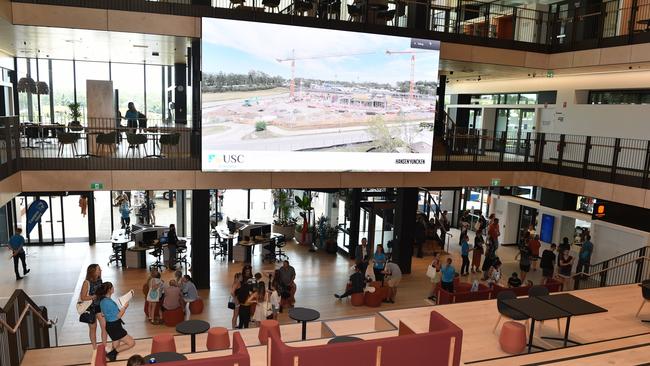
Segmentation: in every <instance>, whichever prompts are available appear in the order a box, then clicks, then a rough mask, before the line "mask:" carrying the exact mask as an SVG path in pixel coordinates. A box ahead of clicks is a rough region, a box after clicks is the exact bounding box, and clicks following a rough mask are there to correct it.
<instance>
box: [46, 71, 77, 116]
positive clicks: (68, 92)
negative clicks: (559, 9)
mask: <svg viewBox="0 0 650 366" xmlns="http://www.w3.org/2000/svg"><path fill="white" fill-rule="evenodd" d="M73 75H74V74H73V72H72V61H62V60H52V85H50V88H52V99H53V100H54V121H55V122H57V123H63V124H68V123H69V122H72V118H71V117H70V113H69V111H70V110H69V109H68V105H69V104H70V103H73V102H74V77H73Z"/></svg>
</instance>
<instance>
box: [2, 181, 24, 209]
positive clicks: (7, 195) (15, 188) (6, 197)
mask: <svg viewBox="0 0 650 366" xmlns="http://www.w3.org/2000/svg"><path fill="white" fill-rule="evenodd" d="M20 192H22V182H21V176H20V173H16V174H14V175H12V176H10V177H8V178H6V179H3V180H2V181H0V207H2V206H4V205H5V204H6V203H7V202H9V201H11V199H12V198H14V197H16V196H17V195H19V194H20Z"/></svg>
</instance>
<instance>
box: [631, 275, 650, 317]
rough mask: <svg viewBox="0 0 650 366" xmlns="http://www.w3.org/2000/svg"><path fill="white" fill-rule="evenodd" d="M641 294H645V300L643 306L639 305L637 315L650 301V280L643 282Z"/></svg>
mask: <svg viewBox="0 0 650 366" xmlns="http://www.w3.org/2000/svg"><path fill="white" fill-rule="evenodd" d="M641 295H643V302H642V303H641V306H640V307H639V311H637V312H636V315H635V316H636V317H638V316H639V314H640V313H641V309H643V306H644V305H645V304H646V303H648V302H649V301H650V280H645V281H643V282H641Z"/></svg>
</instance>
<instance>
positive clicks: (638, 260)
mask: <svg viewBox="0 0 650 366" xmlns="http://www.w3.org/2000/svg"><path fill="white" fill-rule="evenodd" d="M649 278H650V247H643V248H639V249H636V250H633V251H631V252H629V253H625V254H622V255H619V256H617V257H614V258H610V259H608V260H605V261H602V262H600V263H597V264H594V265H590V266H589V268H588V269H587V270H586V271H582V272H577V273H575V274H573V275H572V276H571V277H570V279H571V280H573V288H574V290H581V289H586V288H596V287H605V286H616V285H626V284H631V283H639V282H641V281H643V280H646V279H649Z"/></svg>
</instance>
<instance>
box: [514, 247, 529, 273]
mask: <svg viewBox="0 0 650 366" xmlns="http://www.w3.org/2000/svg"><path fill="white" fill-rule="evenodd" d="M517 257H519V271H520V272H519V277H520V279H521V281H526V275H527V274H528V272H530V250H529V249H528V246H527V245H522V246H520V247H519V253H517V255H516V256H515V260H516V259H517Z"/></svg>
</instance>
